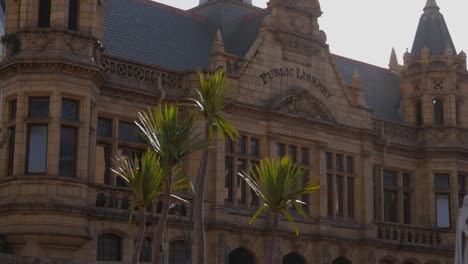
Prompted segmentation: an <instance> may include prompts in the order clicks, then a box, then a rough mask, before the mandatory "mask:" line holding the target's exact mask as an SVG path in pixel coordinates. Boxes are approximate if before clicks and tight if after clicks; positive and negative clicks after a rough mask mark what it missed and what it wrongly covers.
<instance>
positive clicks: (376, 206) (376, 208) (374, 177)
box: [372, 167, 380, 220]
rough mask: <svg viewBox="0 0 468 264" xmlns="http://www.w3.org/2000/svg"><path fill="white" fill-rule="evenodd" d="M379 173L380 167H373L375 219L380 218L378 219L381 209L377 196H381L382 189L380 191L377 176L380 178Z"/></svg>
mask: <svg viewBox="0 0 468 264" xmlns="http://www.w3.org/2000/svg"><path fill="white" fill-rule="evenodd" d="M378 174H379V169H378V167H374V169H373V175H372V180H373V181H372V184H373V187H374V195H373V198H374V199H373V201H372V202H373V203H374V220H379V219H378V212H379V209H380V206H379V201H378V199H377V197H380V191H379V188H378V184H377V178H378Z"/></svg>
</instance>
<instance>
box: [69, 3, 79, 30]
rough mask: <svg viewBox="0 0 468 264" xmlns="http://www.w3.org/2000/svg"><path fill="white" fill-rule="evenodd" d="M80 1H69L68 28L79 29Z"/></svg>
mask: <svg viewBox="0 0 468 264" xmlns="http://www.w3.org/2000/svg"><path fill="white" fill-rule="evenodd" d="M78 14H79V1H78V0H69V2H68V30H73V31H78Z"/></svg>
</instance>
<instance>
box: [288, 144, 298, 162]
mask: <svg viewBox="0 0 468 264" xmlns="http://www.w3.org/2000/svg"><path fill="white" fill-rule="evenodd" d="M288 153H289V156H290V157H291V159H292V161H293V162H294V163H295V162H297V147H296V146H292V145H290V146H289V147H288Z"/></svg>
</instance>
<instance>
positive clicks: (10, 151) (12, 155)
mask: <svg viewBox="0 0 468 264" xmlns="http://www.w3.org/2000/svg"><path fill="white" fill-rule="evenodd" d="M10 131H11V136H10V140H9V142H8V176H11V175H13V166H14V163H13V162H14V160H15V138H16V129H15V128H14V127H12V128H10Z"/></svg>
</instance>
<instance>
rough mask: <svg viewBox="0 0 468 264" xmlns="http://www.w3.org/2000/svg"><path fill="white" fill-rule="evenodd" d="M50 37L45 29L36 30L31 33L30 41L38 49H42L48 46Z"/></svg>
mask: <svg viewBox="0 0 468 264" xmlns="http://www.w3.org/2000/svg"><path fill="white" fill-rule="evenodd" d="M50 42H51V41H50V39H49V37H48V34H47V33H46V32H45V31H36V32H35V33H33V37H32V38H31V43H32V44H33V45H34V46H35V47H37V48H39V50H44V49H46V48H47V46H49V44H50Z"/></svg>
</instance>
